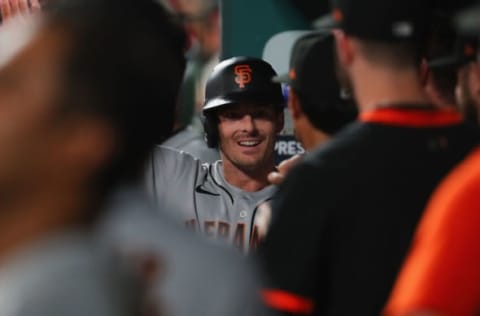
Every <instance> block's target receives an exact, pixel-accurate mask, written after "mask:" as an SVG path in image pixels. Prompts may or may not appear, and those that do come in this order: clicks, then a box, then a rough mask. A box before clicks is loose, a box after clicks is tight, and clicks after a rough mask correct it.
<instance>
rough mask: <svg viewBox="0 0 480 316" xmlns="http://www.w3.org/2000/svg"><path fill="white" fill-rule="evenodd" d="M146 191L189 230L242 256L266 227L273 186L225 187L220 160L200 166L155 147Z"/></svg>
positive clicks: (195, 161)
mask: <svg viewBox="0 0 480 316" xmlns="http://www.w3.org/2000/svg"><path fill="white" fill-rule="evenodd" d="M146 181H147V183H146V185H147V190H148V191H149V192H150V194H152V195H153V197H154V199H155V202H156V204H157V205H158V206H160V208H161V209H166V210H172V211H173V212H174V213H173V214H174V216H175V217H176V218H177V219H179V220H181V221H182V222H183V223H184V224H185V225H186V226H187V227H188V228H190V229H192V230H193V231H196V232H200V233H203V234H204V235H206V236H207V237H210V238H212V239H216V240H221V241H226V242H227V243H229V244H233V245H234V246H236V247H238V248H239V249H240V250H241V251H242V252H248V251H249V250H250V249H252V248H253V249H254V248H255V247H256V246H257V244H258V243H259V241H260V239H261V238H262V236H264V235H265V232H266V230H267V227H268V224H269V218H270V213H269V212H270V208H269V201H270V200H272V198H273V195H274V193H275V191H276V187H274V186H267V187H265V188H264V189H262V190H261V191H258V192H246V191H243V190H241V189H239V188H236V187H233V186H232V185H230V184H229V183H227V182H226V181H225V179H224V176H223V167H222V161H217V162H215V163H213V164H208V163H202V162H201V161H199V160H198V159H195V158H194V157H192V156H191V155H188V154H186V153H183V152H178V151H175V150H172V149H169V148H166V147H162V146H158V147H157V148H156V149H155V151H154V153H153V156H152V160H151V162H150V164H149V168H148V170H147V176H146Z"/></svg>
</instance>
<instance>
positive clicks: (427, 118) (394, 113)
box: [359, 108, 463, 127]
mask: <svg viewBox="0 0 480 316" xmlns="http://www.w3.org/2000/svg"><path fill="white" fill-rule="evenodd" d="M359 119H360V121H362V122H366V123H383V124H388V125H399V126H407V127H438V126H447V125H453V124H459V123H461V122H462V121H463V119H462V116H461V114H460V113H459V112H458V111H455V110H420V109H398V108H397V109H394V108H385V109H375V110H371V111H365V112H362V113H360V117H359Z"/></svg>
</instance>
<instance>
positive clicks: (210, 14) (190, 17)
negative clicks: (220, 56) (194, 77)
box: [170, 0, 221, 59]
mask: <svg viewBox="0 0 480 316" xmlns="http://www.w3.org/2000/svg"><path fill="white" fill-rule="evenodd" d="M170 2H173V1H171V0H170ZM173 6H174V10H175V11H176V12H177V14H178V17H179V18H180V20H181V21H182V23H183V25H184V27H185V30H186V31H187V33H188V35H189V36H190V40H191V45H192V49H195V50H197V52H198V53H199V54H200V57H202V58H204V59H208V58H210V57H211V56H214V55H215V54H217V53H218V52H219V51H220V42H221V35H220V12H219V6H218V0H176V1H175V2H174V5H173Z"/></svg>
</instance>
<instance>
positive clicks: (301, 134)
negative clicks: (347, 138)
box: [275, 33, 357, 149]
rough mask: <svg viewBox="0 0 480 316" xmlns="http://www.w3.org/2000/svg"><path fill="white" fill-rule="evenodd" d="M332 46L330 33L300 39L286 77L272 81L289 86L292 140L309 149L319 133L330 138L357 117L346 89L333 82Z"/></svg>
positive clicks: (315, 34)
mask: <svg viewBox="0 0 480 316" xmlns="http://www.w3.org/2000/svg"><path fill="white" fill-rule="evenodd" d="M336 63H337V62H336V58H335V43H334V38H333V35H332V34H331V33H311V34H307V35H305V36H302V37H300V38H299V39H298V40H297V41H296V42H295V45H294V47H293V50H292V53H291V58H290V71H289V73H288V74H285V75H283V76H279V77H276V78H275V80H276V81H278V82H284V83H287V84H288V85H289V93H288V107H289V109H290V113H291V114H292V118H293V122H294V125H295V136H296V137H297V139H298V140H299V141H300V142H302V145H303V146H304V147H305V148H307V149H309V148H312V147H314V146H315V145H318V144H316V143H315V144H313V143H311V141H309V139H310V140H314V139H319V137H311V136H312V135H314V134H316V135H318V136H320V133H322V134H323V135H324V137H323V139H326V138H327V137H330V136H331V135H333V134H334V133H336V132H337V131H339V130H340V129H342V128H343V127H344V126H345V125H347V124H348V123H350V122H352V121H353V120H354V119H355V118H356V116H357V109H356V106H355V104H354V102H353V100H352V99H351V97H350V95H349V92H348V87H344V86H342V84H341V83H340V82H339V80H338V78H337V67H336Z"/></svg>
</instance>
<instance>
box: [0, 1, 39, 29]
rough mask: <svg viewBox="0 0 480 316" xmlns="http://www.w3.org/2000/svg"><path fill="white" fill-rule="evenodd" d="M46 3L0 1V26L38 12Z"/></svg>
mask: <svg viewBox="0 0 480 316" xmlns="http://www.w3.org/2000/svg"><path fill="white" fill-rule="evenodd" d="M43 2H44V1H40V0H2V1H0V25H1V24H2V23H5V22H7V21H8V20H9V19H11V18H12V17H15V16H26V15H29V14H31V13H34V12H38V11H39V10H40V9H41V7H42V5H41V4H42V3H43Z"/></svg>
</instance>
